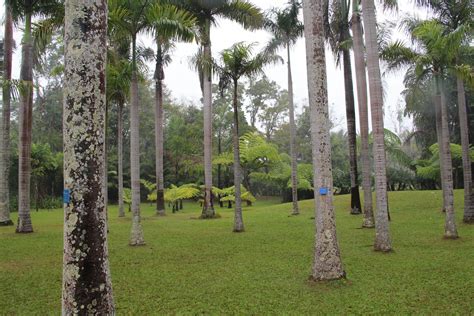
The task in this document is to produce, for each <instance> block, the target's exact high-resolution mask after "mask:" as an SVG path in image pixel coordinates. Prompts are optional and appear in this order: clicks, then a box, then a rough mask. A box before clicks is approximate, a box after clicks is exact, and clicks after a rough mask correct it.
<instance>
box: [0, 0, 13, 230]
mask: <svg viewBox="0 0 474 316" xmlns="http://www.w3.org/2000/svg"><path fill="white" fill-rule="evenodd" d="M3 53H4V58H3V82H4V86H3V90H2V93H3V103H2V117H1V121H0V136H1V138H0V226H11V225H13V221H12V220H11V219H10V194H9V184H8V182H9V181H8V179H9V178H10V177H9V174H10V168H9V167H10V110H11V108H10V104H11V92H10V87H9V81H10V80H11V79H12V56H13V17H12V12H11V8H10V5H9V4H8V2H5V33H4V38H3Z"/></svg>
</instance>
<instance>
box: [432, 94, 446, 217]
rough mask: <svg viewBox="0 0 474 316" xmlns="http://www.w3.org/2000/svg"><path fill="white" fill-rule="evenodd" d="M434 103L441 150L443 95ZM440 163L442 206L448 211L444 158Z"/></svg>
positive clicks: (437, 134)
mask: <svg viewBox="0 0 474 316" xmlns="http://www.w3.org/2000/svg"><path fill="white" fill-rule="evenodd" d="M433 103H434V106H435V120H436V138H437V141H438V148H439V150H441V146H442V145H441V143H442V142H443V137H442V133H441V130H442V123H441V95H440V94H439V93H438V94H437V95H436V96H435V97H434V102H433ZM439 165H440V168H439V171H440V176H441V177H440V183H441V190H442V195H443V206H442V208H441V211H442V212H446V202H447V199H446V195H447V191H446V186H445V177H444V172H445V168H443V161H442V159H440V160H439Z"/></svg>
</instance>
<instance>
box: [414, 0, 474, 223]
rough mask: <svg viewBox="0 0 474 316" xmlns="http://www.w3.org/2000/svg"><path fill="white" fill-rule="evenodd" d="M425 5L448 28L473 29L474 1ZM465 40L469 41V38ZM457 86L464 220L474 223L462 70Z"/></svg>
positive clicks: (427, 2) (422, 1)
mask: <svg viewBox="0 0 474 316" xmlns="http://www.w3.org/2000/svg"><path fill="white" fill-rule="evenodd" d="M417 2H418V3H420V4H421V5H423V6H426V7H428V8H430V9H432V10H433V11H434V12H435V14H437V16H438V19H439V21H440V22H441V23H442V24H443V25H445V26H446V28H447V30H449V31H451V32H452V31H455V30H456V29H457V28H458V27H459V26H461V25H464V26H468V27H469V28H471V29H472V27H473V20H474V19H473V15H474V13H473V10H472V2H471V1H469V0H461V1H450V0H441V1H433V0H419V1H417ZM466 37H471V38H472V31H467V32H466ZM465 41H466V42H467V43H469V38H466V39H465ZM461 54H462V53H461V52H459V55H458V56H457V60H456V63H458V64H459V63H460V58H461V56H460V55H461ZM456 87H457V93H458V110H459V127H460V130H461V147H462V161H463V179H464V222H466V223H474V188H473V183H472V174H471V159H470V156H469V124H468V116H467V110H466V97H465V88H464V80H463V78H462V76H461V73H460V72H457V73H456Z"/></svg>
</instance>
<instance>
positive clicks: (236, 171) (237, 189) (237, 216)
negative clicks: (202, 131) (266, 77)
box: [232, 81, 245, 233]
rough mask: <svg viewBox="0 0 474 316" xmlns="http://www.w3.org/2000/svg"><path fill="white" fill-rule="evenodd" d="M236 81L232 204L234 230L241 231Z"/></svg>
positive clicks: (242, 222)
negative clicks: (233, 196) (233, 198)
mask: <svg viewBox="0 0 474 316" xmlns="http://www.w3.org/2000/svg"><path fill="white" fill-rule="evenodd" d="M237 89H238V83H237V81H235V82H234V100H233V108H234V128H233V137H232V140H233V145H234V188H235V203H234V204H235V205H234V232H235V233H241V232H243V231H244V230H245V229H244V220H243V216H242V197H241V190H240V185H241V183H242V170H241V168H240V143H239V107H238V90H237Z"/></svg>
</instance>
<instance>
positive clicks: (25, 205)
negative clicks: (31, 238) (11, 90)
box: [16, 14, 33, 233]
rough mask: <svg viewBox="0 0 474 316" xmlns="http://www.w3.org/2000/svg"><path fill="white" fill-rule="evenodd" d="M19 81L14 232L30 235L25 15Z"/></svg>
mask: <svg viewBox="0 0 474 316" xmlns="http://www.w3.org/2000/svg"><path fill="white" fill-rule="evenodd" d="M20 80H21V84H22V89H21V90H22V91H21V92H20V119H19V134H20V139H19V146H18V225H17V227H16V232H17V233H31V232H33V226H32V224H31V216H30V195H31V192H30V185H31V128H32V115H33V113H32V112H33V43H32V37H31V15H30V14H27V15H26V16H25V30H24V36H23V42H22V60H21V71H20Z"/></svg>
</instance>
